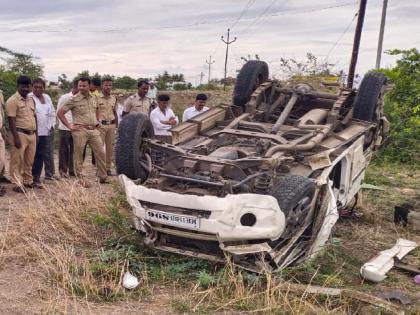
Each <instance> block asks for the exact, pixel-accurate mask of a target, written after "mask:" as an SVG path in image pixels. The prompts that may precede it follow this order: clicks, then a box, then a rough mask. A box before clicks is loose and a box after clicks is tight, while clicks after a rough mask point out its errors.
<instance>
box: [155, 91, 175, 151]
mask: <svg viewBox="0 0 420 315" xmlns="http://www.w3.org/2000/svg"><path fill="white" fill-rule="evenodd" d="M169 99H170V98H169V95H167V94H161V95H159V96H158V98H157V101H158V106H157V107H156V108H155V109H154V110H152V112H151V113H150V120H151V122H152V125H153V129H154V131H155V138H156V139H159V140H161V141H163V142H167V143H170V142H171V140H172V136H171V132H170V131H169V130H170V129H171V128H172V127H173V126H175V125H176V124H178V117H176V116H175V114H174V112H173V111H172V109H170V108H169Z"/></svg>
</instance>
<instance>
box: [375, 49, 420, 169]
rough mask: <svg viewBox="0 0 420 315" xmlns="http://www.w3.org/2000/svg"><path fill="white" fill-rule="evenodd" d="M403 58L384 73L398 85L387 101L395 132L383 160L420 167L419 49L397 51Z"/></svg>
mask: <svg viewBox="0 0 420 315" xmlns="http://www.w3.org/2000/svg"><path fill="white" fill-rule="evenodd" d="M387 53H388V54H389V55H393V56H401V57H400V59H399V60H398V61H397V64H396V66H395V67H393V68H390V69H382V70H381V72H383V73H384V74H385V75H386V76H387V77H388V78H390V79H391V81H392V82H393V84H394V87H393V89H392V90H391V91H390V92H389V93H388V94H387V95H386V97H385V114H386V116H387V117H388V119H389V120H390V122H391V131H390V134H389V137H388V139H387V141H386V146H385V147H384V149H383V152H382V157H383V158H384V159H388V160H391V161H395V162H402V163H412V164H413V165H417V166H418V165H419V163H418V162H419V160H420V158H419V157H420V53H419V51H418V50H417V49H416V48H412V49H409V50H399V49H394V50H390V51H388V52H387Z"/></svg>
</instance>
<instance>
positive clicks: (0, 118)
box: [0, 90, 4, 128]
mask: <svg viewBox="0 0 420 315" xmlns="http://www.w3.org/2000/svg"><path fill="white" fill-rule="evenodd" d="M3 105H4V96H3V91H2V90H0V107H1V108H0V128H3Z"/></svg>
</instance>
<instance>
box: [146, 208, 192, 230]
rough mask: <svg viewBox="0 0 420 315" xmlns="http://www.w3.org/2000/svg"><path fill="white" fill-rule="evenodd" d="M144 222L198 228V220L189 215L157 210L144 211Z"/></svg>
mask: <svg viewBox="0 0 420 315" xmlns="http://www.w3.org/2000/svg"><path fill="white" fill-rule="evenodd" d="M145 219H146V220H150V221H153V222H157V223H163V224H167V225H171V226H178V227H182V228H193V229H198V228H200V219H199V218H197V217H193V216H190V215H181V214H174V213H168V212H163V211H158V210H149V209H147V210H146V218H145Z"/></svg>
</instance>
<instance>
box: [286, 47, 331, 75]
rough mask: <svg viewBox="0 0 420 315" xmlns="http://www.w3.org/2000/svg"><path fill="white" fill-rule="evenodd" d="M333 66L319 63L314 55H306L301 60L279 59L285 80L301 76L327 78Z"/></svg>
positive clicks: (322, 62) (324, 62)
mask: <svg viewBox="0 0 420 315" xmlns="http://www.w3.org/2000/svg"><path fill="white" fill-rule="evenodd" d="M333 67H334V64H330V63H328V62H327V61H320V60H318V57H316V56H315V55H314V54H311V53H309V52H308V53H306V58H305V59H303V60H299V59H295V58H283V57H282V58H280V70H281V72H282V74H285V75H286V76H287V78H291V77H301V76H329V75H332V74H333V70H332V68H333Z"/></svg>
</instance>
